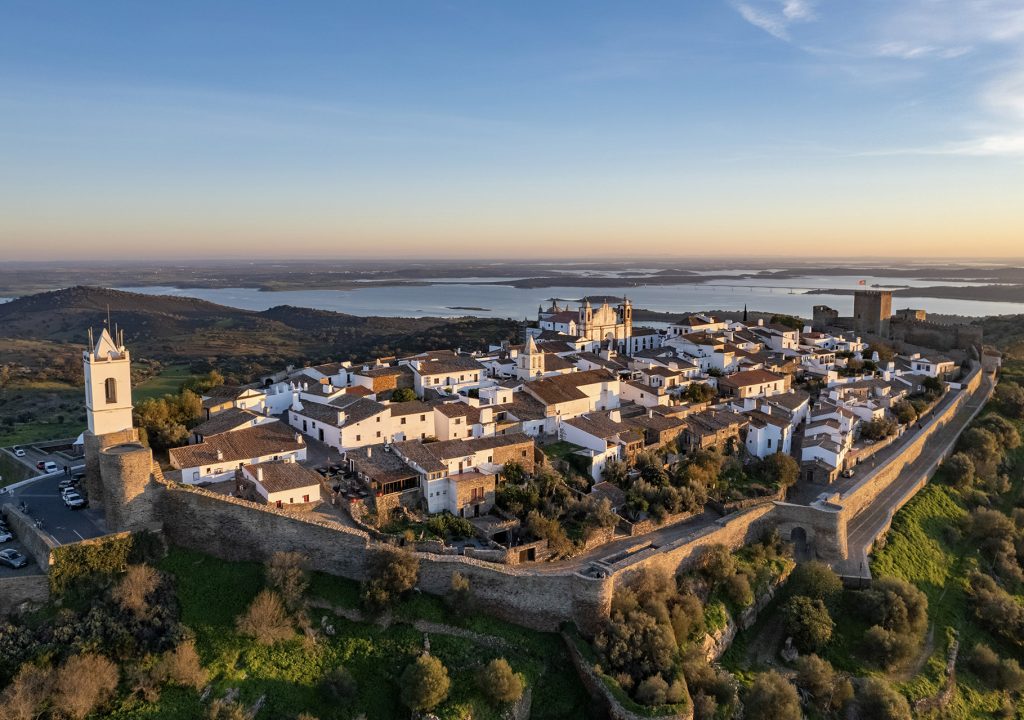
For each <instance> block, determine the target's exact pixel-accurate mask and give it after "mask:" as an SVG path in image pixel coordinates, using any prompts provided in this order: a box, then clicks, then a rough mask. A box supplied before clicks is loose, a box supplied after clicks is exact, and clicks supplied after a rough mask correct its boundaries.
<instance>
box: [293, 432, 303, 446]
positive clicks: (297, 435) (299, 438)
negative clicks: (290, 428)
mask: <svg viewBox="0 0 1024 720" xmlns="http://www.w3.org/2000/svg"><path fill="white" fill-rule="evenodd" d="M295 442H296V443H298V444H299V445H304V444H305V442H304V441H303V439H302V433H295Z"/></svg>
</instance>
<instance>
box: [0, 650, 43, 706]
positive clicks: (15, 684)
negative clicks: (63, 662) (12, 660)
mask: <svg viewBox="0 0 1024 720" xmlns="http://www.w3.org/2000/svg"><path fill="white" fill-rule="evenodd" d="M54 680H55V678H54V673H53V671H52V670H51V669H50V668H41V667H38V666H36V665H32V664H29V663H25V664H24V665H22V666H21V668H20V669H19V670H18V674H17V675H15V676H14V679H13V680H11V683H10V684H9V685H8V686H7V687H6V688H5V689H4V691H3V693H2V694H0V717H3V718H5V720H36V718H38V717H39V716H40V715H42V713H43V708H44V707H45V706H46V703H47V702H48V701H49V699H50V697H51V695H52V694H53V685H54Z"/></svg>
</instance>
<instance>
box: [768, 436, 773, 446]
mask: <svg viewBox="0 0 1024 720" xmlns="http://www.w3.org/2000/svg"><path fill="white" fill-rule="evenodd" d="M771 446H772V439H771V438H768V447H771Z"/></svg>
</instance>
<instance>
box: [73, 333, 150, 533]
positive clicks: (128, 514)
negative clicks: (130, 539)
mask: <svg viewBox="0 0 1024 720" xmlns="http://www.w3.org/2000/svg"><path fill="white" fill-rule="evenodd" d="M82 370H83V373H84V375H85V413H86V417H87V419H88V426H89V427H88V429H87V430H86V431H85V436H84V441H85V489H86V492H87V493H88V495H89V502H90V503H91V504H92V505H93V506H95V507H101V508H103V510H104V514H105V516H106V522H107V526H108V528H109V529H110V530H112V531H119V530H130V529H138V528H140V527H143V526H145V525H146V524H147V523H149V522H150V521H151V519H152V518H153V508H152V500H151V497H152V494H151V493H147V492H146V491H147V488H149V487H150V479H151V475H152V468H153V453H152V452H151V451H150V449H149V448H147V447H144V446H143V445H141V444H140V443H139V432H138V430H136V429H135V427H134V426H133V421H132V376H131V355H130V353H129V352H128V349H127V348H126V347H125V345H124V334H123V333H121V332H116V333H115V335H114V337H111V335H110V333H109V332H108V331H107V329H106V328H104V330H103V332H102V333H101V334H100V337H99V340H97V341H96V342H95V343H94V342H93V334H92V331H91V330H90V331H89V348H88V349H86V350H85V351H84V352H83V353H82Z"/></svg>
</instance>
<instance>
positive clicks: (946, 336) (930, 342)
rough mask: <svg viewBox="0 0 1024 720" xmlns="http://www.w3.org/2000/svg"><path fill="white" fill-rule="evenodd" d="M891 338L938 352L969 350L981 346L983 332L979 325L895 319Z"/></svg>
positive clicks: (890, 324)
mask: <svg viewBox="0 0 1024 720" xmlns="http://www.w3.org/2000/svg"><path fill="white" fill-rule="evenodd" d="M889 336H890V337H891V338H892V339H893V340H896V341H899V342H905V343H909V344H911V345H921V346H923V347H927V348H935V349H937V350H954V349H958V350H967V349H968V348H971V347H975V346H977V345H981V342H982V338H983V331H982V329H981V327H980V326H977V325H963V324H958V325H942V324H940V323H934V322H928V321H927V320H916V319H915V320H912V319H903V318H900V317H894V318H893V319H892V320H891V321H890V323H889Z"/></svg>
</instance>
